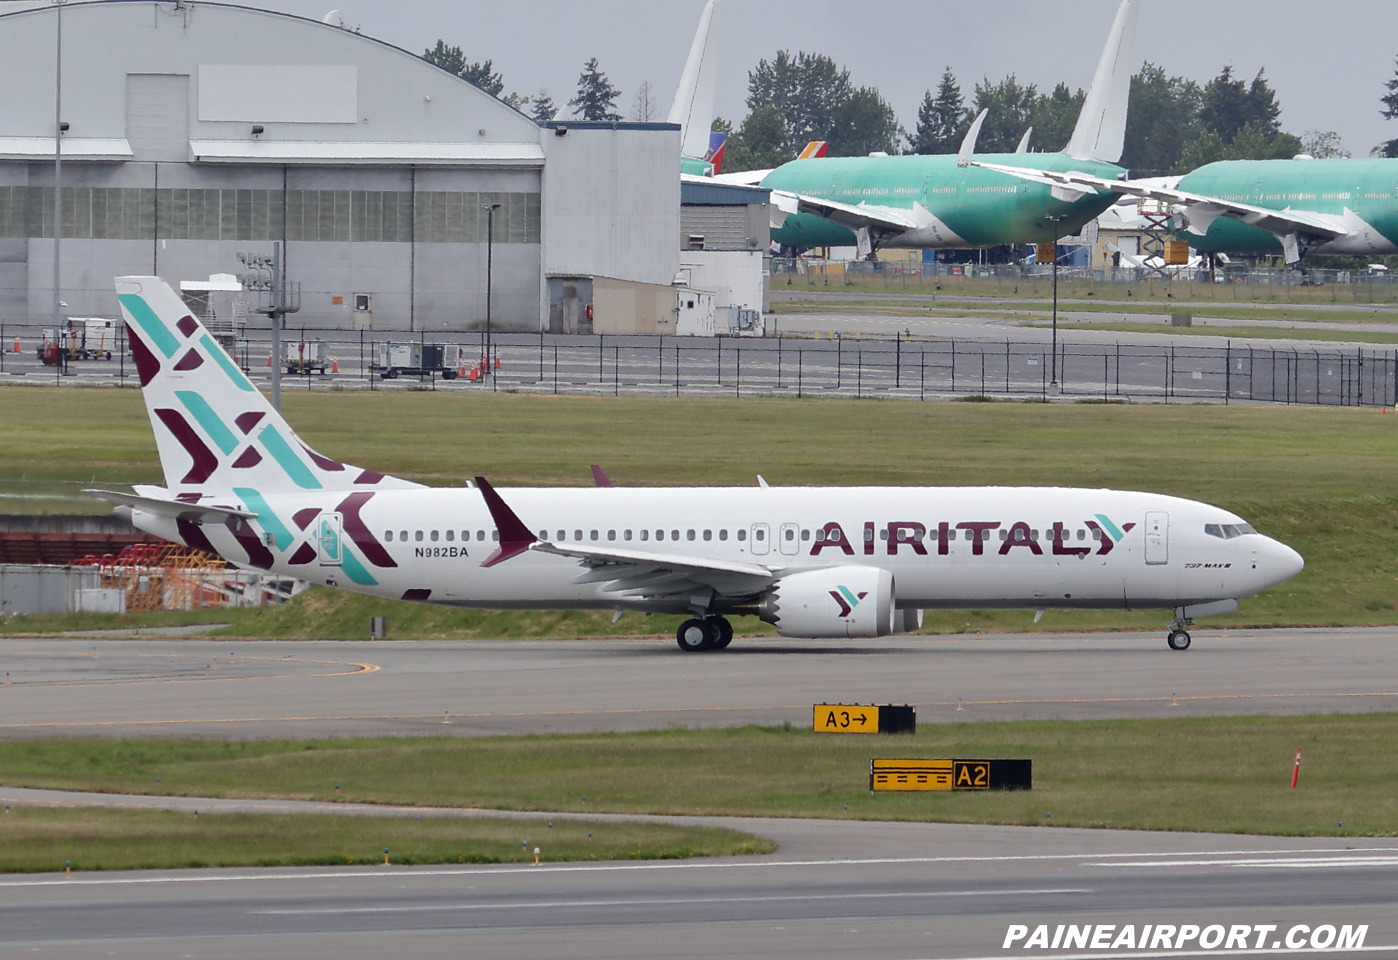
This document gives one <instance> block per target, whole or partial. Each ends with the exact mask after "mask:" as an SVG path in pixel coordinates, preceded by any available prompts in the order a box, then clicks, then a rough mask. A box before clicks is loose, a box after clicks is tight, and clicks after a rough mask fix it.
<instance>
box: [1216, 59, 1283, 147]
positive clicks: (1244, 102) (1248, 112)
mask: <svg viewBox="0 0 1398 960" xmlns="http://www.w3.org/2000/svg"><path fill="white" fill-rule="evenodd" d="M1264 73H1265V68H1264V69H1262V70H1258V71H1257V76H1256V77H1254V78H1253V80H1252V83H1251V84H1250V85H1249V84H1245V83H1243V81H1241V80H1237V79H1235V78H1234V77H1233V67H1232V66H1231V65H1229V66H1225V67H1224V68H1223V69H1222V70H1221V71H1219V74H1218V76H1216V77H1214V78H1213V79H1212V80H1210V81H1209V82H1208V84H1207V85H1206V86H1205V87H1204V95H1203V98H1202V101H1201V103H1200V105H1199V122H1200V123H1201V124H1202V125H1203V127H1204V129H1205V130H1212V131H1213V132H1214V133H1216V134H1218V135H1219V137H1220V138H1222V140H1223V142H1224V143H1232V142H1233V137H1234V136H1235V135H1236V134H1237V133H1238V131H1239V130H1241V129H1242V128H1243V127H1252V129H1253V132H1254V133H1261V134H1263V135H1264V136H1265V137H1267V138H1269V139H1270V138H1271V137H1274V136H1276V135H1277V134H1278V133H1280V132H1281V123H1280V122H1279V118H1280V117H1281V107H1280V106H1278V105H1277V94H1276V91H1274V90H1273V89H1272V88H1271V87H1270V86H1268V84H1267V79H1266V77H1265V76H1264Z"/></svg>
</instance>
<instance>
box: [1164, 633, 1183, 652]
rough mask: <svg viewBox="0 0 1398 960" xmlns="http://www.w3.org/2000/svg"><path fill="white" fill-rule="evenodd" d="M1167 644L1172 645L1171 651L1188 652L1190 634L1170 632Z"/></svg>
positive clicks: (1166, 639)
mask: <svg viewBox="0 0 1398 960" xmlns="http://www.w3.org/2000/svg"><path fill="white" fill-rule="evenodd" d="M1165 642H1166V643H1167V644H1169V645H1170V649H1171V650H1188V649H1189V634H1188V633H1187V632H1185V631H1184V630H1175V629H1172V630H1171V631H1170V635H1169V636H1168V637H1166V638H1165Z"/></svg>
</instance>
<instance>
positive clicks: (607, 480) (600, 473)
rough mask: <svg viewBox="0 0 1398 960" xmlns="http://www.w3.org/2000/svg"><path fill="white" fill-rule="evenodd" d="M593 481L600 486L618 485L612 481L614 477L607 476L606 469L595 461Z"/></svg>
mask: <svg viewBox="0 0 1398 960" xmlns="http://www.w3.org/2000/svg"><path fill="white" fill-rule="evenodd" d="M592 482H593V483H595V484H597V486H599V487H614V486H616V484H614V483H612V478H611V477H609V476H607V473H606V471H605V470H603V469H602V468H601V467H599V466H598V465H597V464H595V463H594V464H592Z"/></svg>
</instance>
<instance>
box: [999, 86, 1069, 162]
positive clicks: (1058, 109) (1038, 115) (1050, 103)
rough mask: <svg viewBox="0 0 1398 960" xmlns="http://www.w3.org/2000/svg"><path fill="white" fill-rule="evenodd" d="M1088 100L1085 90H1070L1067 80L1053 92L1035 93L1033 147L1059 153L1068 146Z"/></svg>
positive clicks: (1031, 112) (1031, 108)
mask: <svg viewBox="0 0 1398 960" xmlns="http://www.w3.org/2000/svg"><path fill="white" fill-rule="evenodd" d="M1085 100H1087V92H1086V91H1085V90H1079V91H1078V92H1077V93H1071V92H1070V91H1069V90H1068V85H1067V84H1066V83H1060V84H1058V85H1057V86H1056V87H1054V88H1053V93H1050V94H1042V93H1041V94H1039V95H1038V96H1037V97H1035V98H1034V102H1033V104H1032V105H1031V106H1030V108H1029V125H1030V126H1032V127H1033V128H1034V136H1033V137H1032V138H1031V139H1032V141H1033V142H1032V143H1031V149H1033V150H1039V151H1043V152H1044V153H1056V152H1057V151H1059V150H1062V149H1063V148H1064V147H1066V146H1068V141H1069V140H1071V139H1072V137H1073V128H1074V127H1075V126H1077V124H1078V114H1080V113H1082V105H1083V102H1084V101H1085ZM986 119H987V120H989V119H990V118H989V117H987V118H986ZM1020 135H1021V136H1023V132H1022V131H1021V133H1020Z"/></svg>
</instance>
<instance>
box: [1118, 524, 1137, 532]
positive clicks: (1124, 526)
mask: <svg viewBox="0 0 1398 960" xmlns="http://www.w3.org/2000/svg"><path fill="white" fill-rule="evenodd" d="M1134 526H1135V524H1134V523H1123V524H1122V525H1121V532H1122V533H1130V532H1131V528H1132V527H1134Z"/></svg>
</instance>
